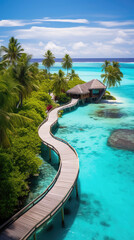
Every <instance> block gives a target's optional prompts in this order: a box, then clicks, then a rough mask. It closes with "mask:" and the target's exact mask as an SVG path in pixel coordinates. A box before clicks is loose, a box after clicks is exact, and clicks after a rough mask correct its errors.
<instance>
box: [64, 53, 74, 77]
mask: <svg viewBox="0 0 134 240" xmlns="http://www.w3.org/2000/svg"><path fill="white" fill-rule="evenodd" d="M62 67H63V68H64V69H67V75H68V70H69V69H70V68H72V58H71V57H70V56H69V54H65V56H64V58H63V59H62Z"/></svg>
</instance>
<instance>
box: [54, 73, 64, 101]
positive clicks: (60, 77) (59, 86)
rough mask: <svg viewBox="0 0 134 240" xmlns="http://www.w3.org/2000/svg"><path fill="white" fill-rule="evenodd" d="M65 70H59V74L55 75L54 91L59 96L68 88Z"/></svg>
mask: <svg viewBox="0 0 134 240" xmlns="http://www.w3.org/2000/svg"><path fill="white" fill-rule="evenodd" d="M64 75H65V74H64V72H63V71H62V70H59V72H58V74H56V73H55V74H54V75H53V82H52V84H53V85H52V86H53V91H54V93H55V95H56V96H57V97H59V96H60V94H61V93H62V92H65V91H66V90H67V88H68V84H67V80H66V78H65V77H64Z"/></svg>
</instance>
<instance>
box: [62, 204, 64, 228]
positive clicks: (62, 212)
mask: <svg viewBox="0 0 134 240" xmlns="http://www.w3.org/2000/svg"><path fill="white" fill-rule="evenodd" d="M61 216H62V225H64V207H62V208H61Z"/></svg>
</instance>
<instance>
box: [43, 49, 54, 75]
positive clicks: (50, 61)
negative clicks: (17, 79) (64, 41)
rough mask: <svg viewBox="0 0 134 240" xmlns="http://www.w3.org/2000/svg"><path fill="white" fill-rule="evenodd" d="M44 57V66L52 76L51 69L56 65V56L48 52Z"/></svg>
mask: <svg viewBox="0 0 134 240" xmlns="http://www.w3.org/2000/svg"><path fill="white" fill-rule="evenodd" d="M44 57H45V59H44V60H43V61H42V64H43V65H44V66H45V67H46V68H47V70H48V73H49V74H50V67H52V66H53V65H54V63H55V60H54V59H55V56H54V55H53V53H52V52H51V51H50V50H47V52H46V53H45V55H44Z"/></svg>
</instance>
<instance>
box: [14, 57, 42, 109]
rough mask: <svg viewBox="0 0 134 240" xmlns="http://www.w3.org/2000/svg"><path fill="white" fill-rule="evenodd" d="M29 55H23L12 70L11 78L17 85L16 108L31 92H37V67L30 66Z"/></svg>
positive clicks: (34, 65)
mask: <svg viewBox="0 0 134 240" xmlns="http://www.w3.org/2000/svg"><path fill="white" fill-rule="evenodd" d="M30 60H31V55H27V54H26V53H23V54H22V56H21V57H20V59H19V60H18V62H17V65H15V66H14V68H13V76H14V78H15V79H16V80H17V82H18V84H19V95H20V100H19V104H18V106H19V105H20V104H21V106H22V102H23V99H24V98H26V97H27V96H28V95H29V94H30V93H31V92H32V90H37V88H38V86H37V83H36V82H37V80H36V74H37V72H38V68H37V65H36V64H35V63H33V64H31V63H30Z"/></svg>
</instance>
